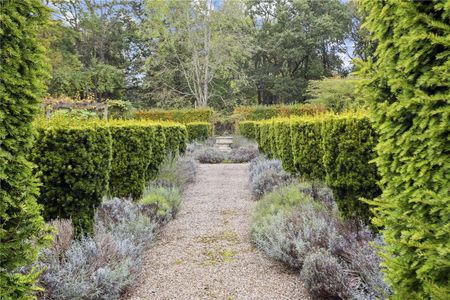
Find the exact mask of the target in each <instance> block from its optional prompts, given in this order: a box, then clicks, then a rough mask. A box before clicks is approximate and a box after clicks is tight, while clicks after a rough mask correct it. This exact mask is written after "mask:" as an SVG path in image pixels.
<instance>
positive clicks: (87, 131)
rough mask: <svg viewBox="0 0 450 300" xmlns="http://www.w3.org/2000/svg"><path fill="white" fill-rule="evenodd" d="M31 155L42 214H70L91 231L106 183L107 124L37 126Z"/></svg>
mask: <svg viewBox="0 0 450 300" xmlns="http://www.w3.org/2000/svg"><path fill="white" fill-rule="evenodd" d="M37 128H38V136H37V139H36V143H35V146H34V151H33V158H34V161H35V163H36V165H37V167H38V170H39V177H40V180H41V183H42V185H41V187H40V196H39V198H38V200H39V202H40V203H41V204H42V205H43V206H44V207H45V209H44V210H43V213H44V217H45V218H46V219H47V220H51V219H55V218H58V217H59V218H71V219H72V220H73V223H74V225H75V228H76V229H77V231H78V233H80V232H81V231H83V232H90V231H91V230H92V220H93V216H94V209H95V208H96V207H97V206H98V205H99V204H100V203H101V201H102V197H103V195H104V194H105V191H106V190H107V187H108V180H109V173H110V172H109V170H110V167H111V134H110V132H109V130H108V128H107V127H106V126H104V125H103V126H102V125H93V124H92V125H85V126H67V125H62V126H58V125H50V126H45V125H44V126H37Z"/></svg>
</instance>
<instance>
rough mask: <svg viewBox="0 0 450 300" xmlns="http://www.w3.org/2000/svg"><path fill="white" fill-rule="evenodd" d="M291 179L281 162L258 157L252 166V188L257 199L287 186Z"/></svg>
mask: <svg viewBox="0 0 450 300" xmlns="http://www.w3.org/2000/svg"><path fill="white" fill-rule="evenodd" d="M290 179H291V178H290V176H289V174H287V173H286V172H285V171H284V170H283V168H282V166H281V162H280V161H279V160H268V159H266V158H264V157H263V158H260V157H258V158H255V159H254V160H252V162H251V164H250V188H251V191H252V194H253V195H254V196H255V197H256V198H260V197H262V196H263V195H264V194H265V193H268V192H270V191H273V190H274V189H275V188H277V187H278V186H281V185H284V184H286V183H287V182H288V181H289V180H290Z"/></svg>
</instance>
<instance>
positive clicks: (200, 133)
mask: <svg viewBox="0 0 450 300" xmlns="http://www.w3.org/2000/svg"><path fill="white" fill-rule="evenodd" d="M186 130H187V136H188V141H189V142H192V141H204V140H206V139H207V138H208V137H210V136H211V134H212V126H211V124H210V123H206V122H192V123H187V124H186Z"/></svg>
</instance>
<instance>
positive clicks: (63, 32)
mask: <svg viewBox="0 0 450 300" xmlns="http://www.w3.org/2000/svg"><path fill="white" fill-rule="evenodd" d="M48 2H49V4H48V5H49V6H50V7H51V8H52V9H53V20H52V26H51V27H50V28H49V29H48V30H46V32H45V41H46V43H47V48H48V49H49V54H48V56H49V58H51V66H52V71H51V75H52V77H51V80H49V82H48V85H49V87H48V92H49V93H50V94H51V95H52V96H61V95H65V96H69V97H74V98H78V97H80V98H82V99H84V98H87V97H89V96H91V95H92V96H94V98H95V99H96V100H97V101H103V100H105V99H107V98H110V99H111V98H112V99H120V98H122V97H125V98H126V99H129V100H133V101H136V100H137V99H142V98H144V97H145V95H144V91H143V85H142V79H141V77H142V75H141V74H142V73H143V67H144V57H145V56H146V55H148V54H149V49H148V46H147V45H146V43H145V42H144V39H143V38H142V37H141V36H140V35H139V27H140V26H139V25H140V24H141V22H142V19H143V18H144V12H143V1H141V0H129V1H122V0H111V1H96V0H89V1H79V0H78V1H59V0H51V1H48ZM136 98H137V99H136Z"/></svg>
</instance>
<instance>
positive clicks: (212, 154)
mask: <svg viewBox="0 0 450 300" xmlns="http://www.w3.org/2000/svg"><path fill="white" fill-rule="evenodd" d="M194 157H195V159H197V160H198V161H199V162H201V163H204V164H218V163H221V162H223V161H224V160H225V159H226V155H225V153H223V152H222V151H220V150H219V149H217V148H214V147H205V146H203V147H200V148H199V149H197V150H196V151H195V153H194Z"/></svg>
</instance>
